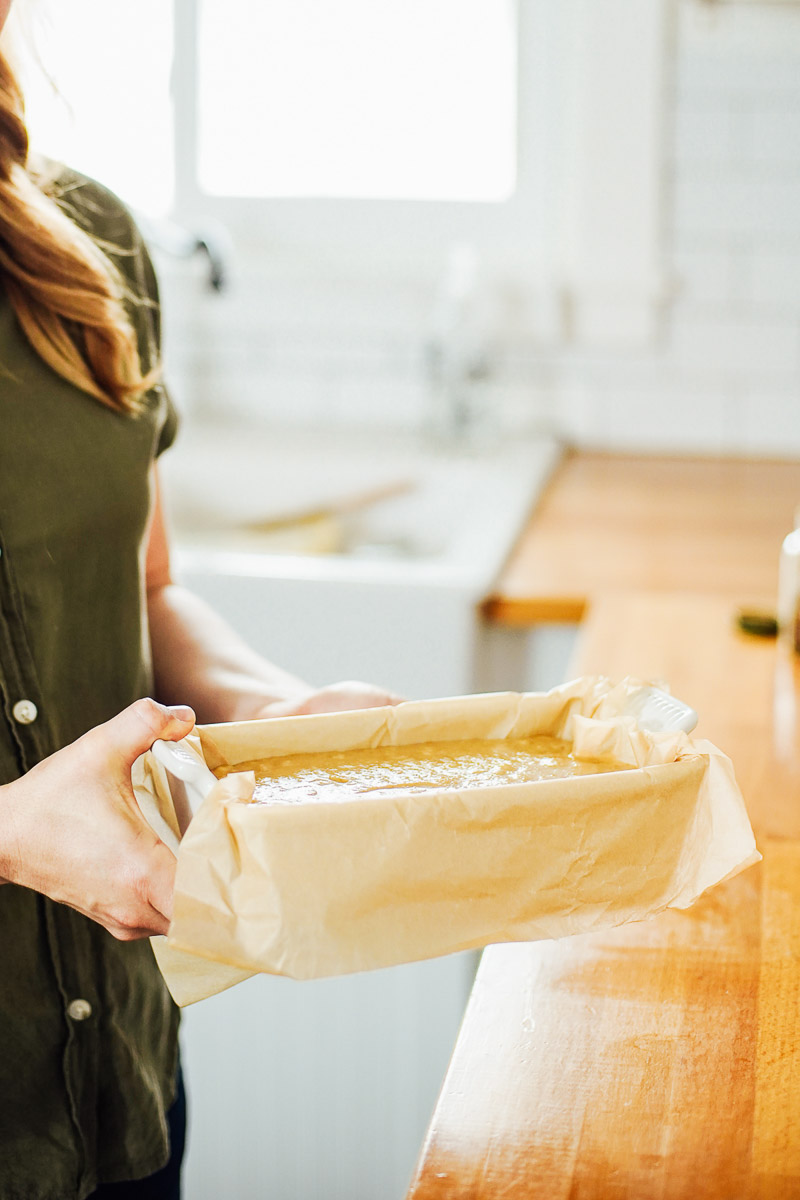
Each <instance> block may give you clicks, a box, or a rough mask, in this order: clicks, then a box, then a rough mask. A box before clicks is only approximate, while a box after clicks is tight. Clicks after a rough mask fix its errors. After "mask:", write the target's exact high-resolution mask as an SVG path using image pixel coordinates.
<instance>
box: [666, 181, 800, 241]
mask: <svg viewBox="0 0 800 1200" xmlns="http://www.w3.org/2000/svg"><path fill="white" fill-rule="evenodd" d="M674 205H675V208H674V218H673V219H674V223H675V228H676V229H678V230H681V231H682V232H684V233H688V234H693V235H695V236H697V235H708V236H710V237H712V238H713V237H715V236H718V235H720V234H725V235H731V234H733V235H743V234H747V235H752V236H758V237H763V238H765V239H769V238H781V237H797V236H798V235H799V234H800V173H799V174H798V175H797V176H794V177H788V178H787V177H786V176H784V175H767V176H766V177H765V175H764V173H763V172H757V173H752V174H749V175H741V174H733V173H724V174H719V175H717V176H716V177H714V178H708V177H703V176H702V175H700V174H699V173H696V174H695V173H692V172H691V171H686V172H683V173H679V174H678V177H677V179H676V181H675V187H674Z"/></svg>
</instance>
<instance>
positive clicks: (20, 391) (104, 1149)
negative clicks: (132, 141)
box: [0, 0, 393, 1200]
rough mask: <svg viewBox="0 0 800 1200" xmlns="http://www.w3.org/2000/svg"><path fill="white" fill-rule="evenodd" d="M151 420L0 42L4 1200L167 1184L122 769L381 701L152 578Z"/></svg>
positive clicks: (108, 210) (87, 239)
mask: <svg viewBox="0 0 800 1200" xmlns="http://www.w3.org/2000/svg"><path fill="white" fill-rule="evenodd" d="M10 3H11V0H0V27H2V24H3V22H4V21H5V18H6V16H7V14H8V10H9V7H10ZM174 431H175V417H174V413H173V410H172V408H171V405H170V402H169V399H168V396H167V394H166V392H165V391H164V389H163V387H162V385H161V383H160V380H159V372H158V307H157V294H156V284H155V279H154V276H153V272H152V268H151V265H150V262H149V259H148V256H147V253H146V251H145V248H144V247H143V245H142V243H141V240H140V238H139V235H138V233H137V231H136V229H135V227H134V225H133V224H132V222H131V220H130V218H129V216H128V214H127V213H126V211H125V210H124V208H123V207H122V206H121V205H120V204H119V202H118V201H117V200H116V199H115V198H114V197H112V196H111V195H110V194H109V193H108V192H106V191H104V190H103V189H102V188H100V187H99V186H98V185H97V184H95V183H93V182H91V181H89V180H87V179H85V178H82V177H81V176H79V175H76V174H74V173H71V172H67V171H65V170H63V169H62V170H56V171H50V172H49V173H45V172H44V171H43V170H41V169H38V170H37V169H35V168H34V166H33V165H32V163H31V162H30V161H29V159H28V144H27V136H26V132H25V126H24V120H23V114H22V105H21V100H20V97H19V93H18V90H17V88H16V84H15V82H14V78H13V75H12V73H11V71H10V69H9V67H8V65H7V64H6V62H5V60H4V59H2V58H0V708H1V709H2V716H1V717H0V785H2V786H0V877H2V878H3V879H4V880H5V881H8V882H7V883H6V885H5V886H3V887H0V958H1V960H2V964H3V966H2V972H0V1196H2V1197H3V1200H34V1198H35V1200H84V1198H85V1197H88V1196H97V1197H101V1196H102V1197H122V1196H125V1197H128V1196H130V1197H134V1196H135V1197H145V1196H146V1197H150V1198H155V1197H164V1198H166V1197H170V1198H172V1197H176V1196H177V1195H178V1194H179V1185H178V1172H179V1163H180V1146H181V1142H182V1130H181V1111H182V1110H181V1103H182V1102H181V1097H180V1092H179V1088H180V1083H179V1073H178V1070H177V1024H178V1020H177V1011H176V1009H175V1006H174V1005H173V1004H172V1001H171V1000H170V997H169V995H168V994H167V992H166V990H165V988H164V985H163V982H162V980H161V977H160V975H159V974H158V971H157V969H156V967H155V964H154V960H153V956H152V951H151V948H150V944H149V942H148V941H147V938H148V937H149V935H151V934H161V933H164V932H165V931H166V930H167V928H168V925H169V917H170V911H171V895H172V887H173V878H174V869H175V862H174V858H173V857H172V855H171V854H170V852H169V851H168V850H167V849H166V847H165V846H164V845H163V844H162V843H160V842H159V840H158V839H157V838H156V836H155V835H154V834H153V833H152V831H151V830H150V828H149V826H147V824H146V823H145V822H144V821H143V819H142V818H141V816H140V814H139V811H138V809H137V806H136V803H135V800H134V797H133V794H132V790H131V783H130V768H131V764H132V763H133V761H134V760H135V759H136V758H137V756H138V755H139V754H141V753H142V752H143V751H145V750H146V749H147V748H148V747H149V746H150V745H151V744H152V743H153V741H154V740H155V739H156V738H167V739H170V740H175V739H178V738H180V737H182V736H184V735H185V734H186V733H187V732H188V731H189V730H190V729H191V727H192V724H193V721H194V717H195V713H196V714H197V717H198V719H201V720H203V721H224V720H242V719H247V718H256V717H263V716H268V715H277V714H288V713H300V712H314V711H322V710H330V709H336V708H349V707H365V706H372V705H375V704H383V703H391V702H392V700H393V698H392V697H390V696H388V695H387V694H386V693H383V692H379V691H377V690H376V689H372V688H369V687H368V686H366V685H357V684H342V685H336V686H333V687H330V688H327V689H322V690H321V691H315V690H313V689H312V688H310V687H308V686H306V685H304V684H302V683H301V682H300V681H299V680H297V679H295V678H293V677H292V676H290V675H288V674H286V673H285V672H282V671H280V670H278V669H277V668H275V667H272V666H271V665H270V664H269V663H267V662H265V661H264V660H263V659H261V658H260V657H259V656H257V655H256V654H254V653H253V652H251V651H250V650H249V649H248V648H247V647H246V646H245V645H244V644H243V643H242V642H241V641H240V640H239V639H238V638H237V637H236V636H235V635H234V634H233V633H232V632H231V630H230V629H229V628H228V627H227V626H226V625H225V624H224V623H223V622H222V621H221V620H220V619H219V618H218V617H217V616H216V615H215V614H214V613H213V612H211V611H210V610H209V609H207V608H206V607H205V606H204V605H203V604H202V603H201V602H200V601H199V600H198V599H197V598H196V597H194V596H191V595H189V594H187V593H186V592H185V591H184V590H183V589H181V588H179V587H176V586H175V585H174V584H173V583H172V581H171V578H170V572H169V556H168V552H167V540H166V536H165V532H164V525H163V520H162V517H161V512H160V508H159V505H158V496H157V480H156V474H155V466H154V462H155V459H156V457H157V456H158V454H159V453H160V452H161V451H163V450H164V449H165V448H166V447H167V446H168V445H169V443H170V441H171V440H172V437H173V436H174ZM151 692H152V693H153V694H154V695H155V696H157V698H158V699H157V700H153V699H147V698H145V697H147V696H148V695H149V694H150V693H151ZM187 704H191V705H192V708H188V707H186V705H187ZM171 1150H172V1157H171V1160H170V1151H171ZM168 1160H170V1161H169V1162H168ZM165 1164H167V1165H166V1166H165ZM133 1180H136V1181H139V1182H136V1183H134V1182H130V1181H133ZM122 1181H128V1182H122Z"/></svg>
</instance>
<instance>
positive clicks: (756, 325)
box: [664, 304, 800, 376]
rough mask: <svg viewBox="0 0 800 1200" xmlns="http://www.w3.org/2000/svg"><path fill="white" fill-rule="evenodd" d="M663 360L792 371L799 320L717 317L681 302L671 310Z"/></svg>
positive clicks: (799, 345)
mask: <svg viewBox="0 0 800 1200" xmlns="http://www.w3.org/2000/svg"><path fill="white" fill-rule="evenodd" d="M664 359H665V362H668V363H671V364H673V365H675V366H677V367H681V368H703V369H706V370H714V371H719V372H720V373H730V372H737V373H738V372H742V371H745V372H751V373H753V374H755V373H760V374H763V375H764V376H769V375H772V374H781V375H786V374H791V373H792V372H795V371H798V370H800V322H799V321H797V320H789V319H786V320H780V319H777V318H776V319H774V320H765V319H761V320H759V319H758V318H757V317H750V318H749V319H748V317H747V316H742V317H738V318H731V317H725V316H716V315H714V313H713V312H711V311H710V310H705V309H701V308H692V307H691V306H690V305H688V304H687V305H683V306H680V307H677V308H676V310H675V312H674V313H673V316H672V320H671V329H670V336H669V340H668V343H667V348H666V352H665V356H664Z"/></svg>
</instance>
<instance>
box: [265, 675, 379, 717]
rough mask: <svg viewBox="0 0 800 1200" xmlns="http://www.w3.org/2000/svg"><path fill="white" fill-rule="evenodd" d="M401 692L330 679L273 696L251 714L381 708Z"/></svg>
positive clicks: (299, 714)
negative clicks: (282, 696) (287, 694)
mask: <svg viewBox="0 0 800 1200" xmlns="http://www.w3.org/2000/svg"><path fill="white" fill-rule="evenodd" d="M401 701H402V697H401V696H395V695H394V694H393V693H392V692H387V691H384V690H383V688H378V687H374V686H373V685H372V684H371V683H360V682H359V681H357V680H353V679H347V680H345V681H344V682H342V683H331V684H328V686H327V687H323V688H317V689H315V690H312V689H309V690H308V691H307V692H302V693H299V694H298V695H296V696H292V697H291V698H290V699H287V700H274V701H272V702H270V703H269V704H265V705H264V706H263V707H262V708H261V709H260V711H258V712H256V713H254V716H255V717H298V716H304V715H306V714H308V713H329V712H344V711H346V710H351V709H354V708H382V707H383V706H384V705H386V704H400V703H401Z"/></svg>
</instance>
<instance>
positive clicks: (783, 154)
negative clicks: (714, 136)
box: [739, 65, 800, 175]
mask: <svg viewBox="0 0 800 1200" xmlns="http://www.w3.org/2000/svg"><path fill="white" fill-rule="evenodd" d="M798 69H799V70H800V65H799V67H798ZM739 122H740V125H741V128H742V132H743V142H744V146H745V152H746V161H747V162H749V163H752V164H753V165H755V166H756V167H768V168H779V169H785V170H787V171H791V172H793V173H794V174H795V175H800V91H798V93H797V96H796V97H793V100H792V103H790V104H786V105H783V106H778V105H775V104H769V105H765V106H763V107H760V108H753V109H751V110H750V111H747V112H743V113H742V114H741V115H740V117H739Z"/></svg>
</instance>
